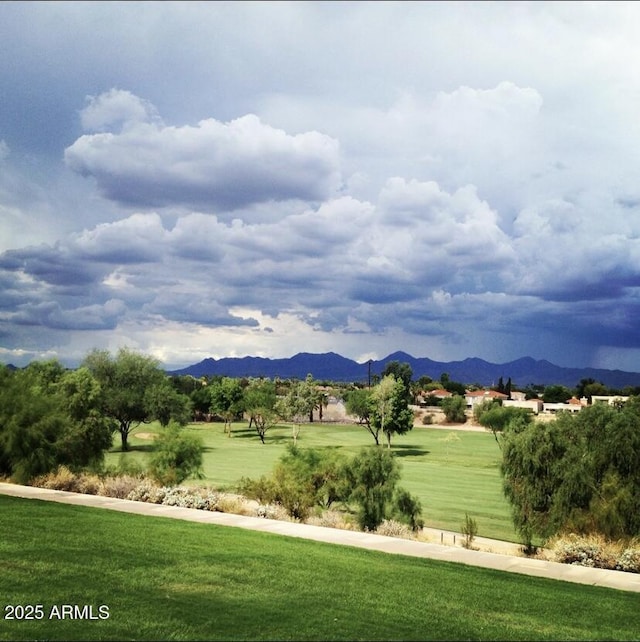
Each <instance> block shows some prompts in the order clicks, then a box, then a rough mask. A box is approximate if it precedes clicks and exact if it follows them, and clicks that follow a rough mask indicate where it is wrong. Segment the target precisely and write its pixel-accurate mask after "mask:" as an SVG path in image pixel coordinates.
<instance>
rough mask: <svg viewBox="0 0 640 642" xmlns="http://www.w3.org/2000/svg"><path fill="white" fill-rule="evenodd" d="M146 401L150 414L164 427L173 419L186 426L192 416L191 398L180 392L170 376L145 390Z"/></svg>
mask: <svg viewBox="0 0 640 642" xmlns="http://www.w3.org/2000/svg"><path fill="white" fill-rule="evenodd" d="M144 403H145V406H146V409H147V413H148V414H149V416H151V417H155V418H156V419H157V420H158V421H159V422H160V425H161V426H162V427H163V428H166V427H167V426H168V425H169V422H170V421H171V420H173V421H175V422H176V423H178V424H180V425H181V426H186V425H187V424H188V423H189V419H190V418H191V400H190V399H189V397H188V396H187V395H185V394H182V393H180V392H178V391H177V390H176V388H175V386H173V385H172V383H171V381H170V380H169V379H168V378H166V379H164V380H163V381H161V382H159V383H157V384H154V385H153V386H151V387H150V388H148V389H147V390H146V391H145V393H144Z"/></svg>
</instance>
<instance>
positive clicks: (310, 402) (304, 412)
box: [275, 375, 318, 444]
mask: <svg viewBox="0 0 640 642" xmlns="http://www.w3.org/2000/svg"><path fill="white" fill-rule="evenodd" d="M317 399H318V397H317V390H316V386H315V384H314V383H313V378H312V377H311V375H307V377H306V379H305V380H304V381H292V382H291V385H290V386H289V390H288V392H287V394H286V395H285V396H284V397H282V398H280V399H278V401H277V403H276V406H275V409H276V413H277V414H278V416H280V417H281V418H282V419H283V420H284V421H287V422H289V423H290V424H291V432H292V436H293V443H294V444H296V443H297V441H298V435H299V434H300V426H301V424H302V422H303V421H305V420H306V419H308V417H309V416H310V415H311V413H312V412H313V409H314V408H315V407H316V404H317Z"/></svg>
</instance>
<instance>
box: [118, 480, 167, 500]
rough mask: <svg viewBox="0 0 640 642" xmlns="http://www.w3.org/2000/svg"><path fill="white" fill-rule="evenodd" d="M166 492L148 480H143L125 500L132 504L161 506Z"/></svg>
mask: <svg viewBox="0 0 640 642" xmlns="http://www.w3.org/2000/svg"><path fill="white" fill-rule="evenodd" d="M166 492H167V489H166V488H164V487H161V486H158V485H157V484H156V483H155V482H154V481H152V480H150V479H144V480H142V481H141V482H140V483H139V484H138V485H137V486H136V487H135V488H134V489H133V490H132V491H131V492H130V493H129V494H128V495H127V499H129V500H131V501H134V502H148V503H149V504H162V501H163V500H164V496H165V495H166Z"/></svg>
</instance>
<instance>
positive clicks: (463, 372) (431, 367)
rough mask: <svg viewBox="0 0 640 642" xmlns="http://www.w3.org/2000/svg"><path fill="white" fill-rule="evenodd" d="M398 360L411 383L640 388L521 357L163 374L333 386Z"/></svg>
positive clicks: (635, 382)
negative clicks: (590, 383) (589, 382)
mask: <svg viewBox="0 0 640 642" xmlns="http://www.w3.org/2000/svg"><path fill="white" fill-rule="evenodd" d="M390 361H399V362H400V363H408V364H409V365H410V366H411V369H412V371H413V378H414V379H418V378H420V377H421V376H423V375H426V376H428V377H431V378H432V379H434V380H438V379H440V377H441V375H442V374H443V373H447V374H448V375H449V379H450V380H452V381H459V382H461V383H464V384H477V385H480V386H492V385H496V384H497V383H498V380H499V379H500V377H502V379H503V381H504V382H505V383H506V382H507V380H508V379H509V378H510V379H511V381H512V384H513V385H514V386H518V387H521V388H522V387H526V386H528V385H530V384H535V385H545V386H547V385H554V384H556V385H563V386H567V387H568V388H573V387H575V386H576V385H577V384H578V383H579V382H580V380H581V379H594V380H595V381H599V382H601V383H603V384H604V385H606V386H608V387H609V388H614V389H618V390H619V389H622V388H624V387H626V386H632V387H636V386H640V373H637V372H624V371H622V370H606V369H603V368H566V367H562V366H557V365H554V364H553V363H550V362H549V361H546V360H535V359H533V358H531V357H523V358H521V359H517V360H515V361H510V362H508V363H500V364H498V363H490V362H488V361H484V360H483V359H478V358H475V357H474V358H468V359H464V360H463V361H448V362H443V361H433V360H432V359H429V358H427V357H419V358H416V357H412V356H411V355H409V354H407V353H405V352H394V353H392V354H390V355H389V356H387V357H385V358H384V359H379V360H376V361H365V362H363V363H359V362H357V361H353V360H351V359H347V358H346V357H343V356H341V355H339V354H336V353H335V352H326V353H323V354H312V353H308V352H301V353H299V354H296V355H295V356H293V357H290V358H286V359H268V358H264V357H225V358H222V359H213V358H208V359H204V360H202V361H200V362H199V363H196V364H193V365H191V366H187V367H186V368H182V369H180V370H174V371H171V372H169V373H168V374H171V375H192V376H194V377H202V376H212V375H223V376H227V377H268V378H270V379H272V378H275V377H280V378H281V379H293V378H295V379H304V378H305V377H306V376H307V374H311V375H312V376H313V378H314V379H317V380H321V381H322V380H328V381H336V382H345V381H352V382H365V383H366V382H368V381H369V377H372V378H373V377H374V376H375V375H380V374H381V373H382V371H383V370H384V368H385V366H386V364H387V363H389V362H390Z"/></svg>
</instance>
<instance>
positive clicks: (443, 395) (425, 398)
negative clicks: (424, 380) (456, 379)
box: [417, 388, 452, 406]
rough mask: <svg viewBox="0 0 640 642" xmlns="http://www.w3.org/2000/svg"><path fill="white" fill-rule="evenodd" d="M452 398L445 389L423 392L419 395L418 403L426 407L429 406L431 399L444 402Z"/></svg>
mask: <svg viewBox="0 0 640 642" xmlns="http://www.w3.org/2000/svg"><path fill="white" fill-rule="evenodd" d="M451 396H452V395H451V393H450V392H449V391H448V390H445V389H444V388H439V389H438V390H423V391H422V392H420V394H419V395H418V397H417V402H418V405H420V406H426V405H428V404H429V399H430V398H433V399H437V400H438V401H442V400H443V399H448V398H449V397H451Z"/></svg>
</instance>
